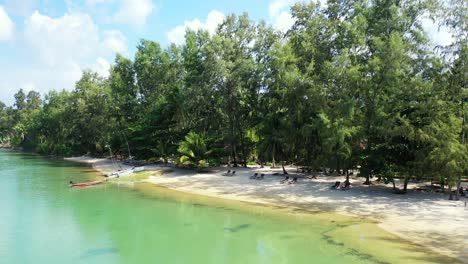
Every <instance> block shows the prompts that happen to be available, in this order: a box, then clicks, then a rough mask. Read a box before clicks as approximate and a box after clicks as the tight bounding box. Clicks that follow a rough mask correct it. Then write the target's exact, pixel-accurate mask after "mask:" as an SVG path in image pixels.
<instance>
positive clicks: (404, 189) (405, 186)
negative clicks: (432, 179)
mask: <svg viewBox="0 0 468 264" xmlns="http://www.w3.org/2000/svg"><path fill="white" fill-rule="evenodd" d="M409 178H410V177H409V176H405V182H404V184H403V191H404V192H406V190H407V189H408V182H409Z"/></svg>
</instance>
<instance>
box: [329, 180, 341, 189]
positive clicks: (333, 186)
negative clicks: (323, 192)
mask: <svg viewBox="0 0 468 264" xmlns="http://www.w3.org/2000/svg"><path fill="white" fill-rule="evenodd" d="M340 184H341V182H339V181H336V182H335V184H334V185H332V186H330V189H336V188H338V187H340Z"/></svg>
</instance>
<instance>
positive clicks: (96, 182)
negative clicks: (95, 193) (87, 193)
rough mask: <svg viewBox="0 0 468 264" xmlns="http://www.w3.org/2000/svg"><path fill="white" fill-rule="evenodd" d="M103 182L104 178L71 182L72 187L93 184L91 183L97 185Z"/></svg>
mask: <svg viewBox="0 0 468 264" xmlns="http://www.w3.org/2000/svg"><path fill="white" fill-rule="evenodd" d="M102 182H103V180H99V181H90V182H77V183H73V182H70V187H84V186H91V185H96V184H99V183H102Z"/></svg>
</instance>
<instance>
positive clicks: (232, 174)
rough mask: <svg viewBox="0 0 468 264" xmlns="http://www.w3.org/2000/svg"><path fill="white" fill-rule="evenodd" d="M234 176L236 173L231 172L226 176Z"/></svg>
mask: <svg viewBox="0 0 468 264" xmlns="http://www.w3.org/2000/svg"><path fill="white" fill-rule="evenodd" d="M235 174H236V171H232V173H231V174H229V175H228V176H234V175H235Z"/></svg>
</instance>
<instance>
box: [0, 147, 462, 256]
mask: <svg viewBox="0 0 468 264" xmlns="http://www.w3.org/2000/svg"><path fill="white" fill-rule="evenodd" d="M96 177H98V175H97V174H96V173H95V172H93V171H92V170H90V169H89V168H87V167H80V166H78V165H76V164H74V163H69V162H65V161H61V160H53V159H45V158H42V157H40V156H37V155H32V154H24V153H17V152H12V151H4V150H0V216H1V217H0V263H37V264H42V263H47V264H50V263H100V264H106V263H454V260H453V259H449V258H447V257H443V256H440V255H436V254H434V253H432V252H430V251H429V250H427V249H425V248H422V247H420V246H417V245H414V244H411V243H408V242H406V241H404V240H401V239H398V238H397V237H395V236H392V235H390V234H388V233H386V232H384V231H382V230H381V229H379V228H377V226H376V225H375V224H373V223H370V222H369V221H366V220H363V219H357V218H351V217H344V216H339V215H332V214H326V213H319V212H317V213H309V212H302V211H295V210H288V209H285V208H272V207H265V206H259V205H252V204H246V203H240V202H232V201H225V200H220V199H213V198H207V197H203V196H194V195H188V194H184V193H179V192H175V191H171V190H167V189H164V188H160V187H155V186H152V185H149V184H143V183H142V184H135V185H130V186H129V185H127V184H116V183H112V182H107V183H104V184H101V185H97V186H92V187H84V188H69V187H68V185H67V183H68V181H69V180H71V179H72V180H74V181H76V182H78V181H87V180H92V179H95V178H96Z"/></svg>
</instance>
